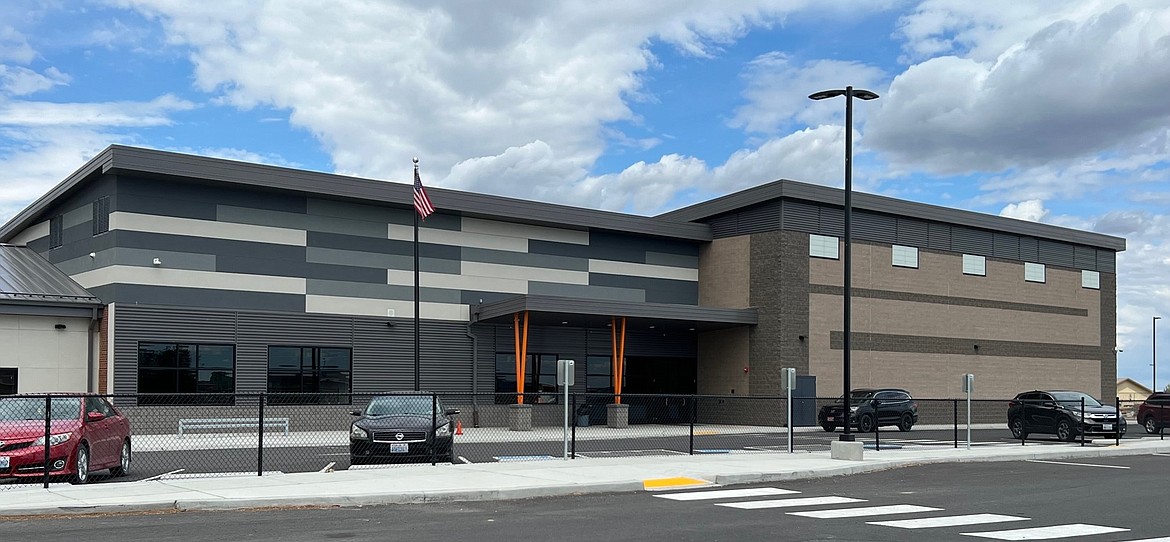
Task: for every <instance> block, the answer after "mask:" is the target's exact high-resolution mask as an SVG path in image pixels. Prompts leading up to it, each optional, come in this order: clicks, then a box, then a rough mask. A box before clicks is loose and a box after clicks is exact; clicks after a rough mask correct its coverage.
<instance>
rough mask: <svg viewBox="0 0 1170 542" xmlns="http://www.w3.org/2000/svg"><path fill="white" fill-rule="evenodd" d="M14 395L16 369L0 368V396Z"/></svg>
mask: <svg viewBox="0 0 1170 542" xmlns="http://www.w3.org/2000/svg"><path fill="white" fill-rule="evenodd" d="M15 394H16V368H15V367H4V368H0V395H15Z"/></svg>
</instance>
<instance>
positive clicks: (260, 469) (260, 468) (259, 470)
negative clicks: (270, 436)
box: [256, 392, 264, 476]
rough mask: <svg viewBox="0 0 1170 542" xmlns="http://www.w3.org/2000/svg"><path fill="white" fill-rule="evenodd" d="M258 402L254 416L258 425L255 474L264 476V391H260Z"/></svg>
mask: <svg viewBox="0 0 1170 542" xmlns="http://www.w3.org/2000/svg"><path fill="white" fill-rule="evenodd" d="M259 399H260V402H259V406H258V407H257V410H258V411H259V416H258V417H257V418H256V419H257V420H258V421H259V422H260V426H259V427H257V428H256V443H257V444H256V476H264V392H260V396H259Z"/></svg>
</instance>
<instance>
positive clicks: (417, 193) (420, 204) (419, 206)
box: [414, 164, 435, 220]
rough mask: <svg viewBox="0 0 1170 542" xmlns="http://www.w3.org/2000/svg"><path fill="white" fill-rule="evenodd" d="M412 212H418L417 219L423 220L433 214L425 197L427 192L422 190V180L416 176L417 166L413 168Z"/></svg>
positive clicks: (429, 202) (433, 210)
mask: <svg viewBox="0 0 1170 542" xmlns="http://www.w3.org/2000/svg"><path fill="white" fill-rule="evenodd" d="M414 210H415V211H418V216H419V218H422V219H423V220H426V219H427V217H428V216H431V213H434V212H435V206H434V205H431V198H428V197H427V191H426V190H425V189H423V185H422V178H421V177H419V176H418V164H415V166H414Z"/></svg>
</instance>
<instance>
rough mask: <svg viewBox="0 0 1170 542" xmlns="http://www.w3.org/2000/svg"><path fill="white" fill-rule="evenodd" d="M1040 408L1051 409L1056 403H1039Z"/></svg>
mask: <svg viewBox="0 0 1170 542" xmlns="http://www.w3.org/2000/svg"><path fill="white" fill-rule="evenodd" d="M1040 406H1042V407H1049V408H1052V407H1054V406H1056V401H1044V402H1042V403H1040Z"/></svg>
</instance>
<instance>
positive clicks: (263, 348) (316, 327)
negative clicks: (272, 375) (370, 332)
mask: <svg viewBox="0 0 1170 542" xmlns="http://www.w3.org/2000/svg"><path fill="white" fill-rule="evenodd" d="M237 322H238V328H237V332H236V334H237V342H236V390H237V391H240V392H258V391H268V347H269V346H329V347H338V348H350V347H351V345H352V342H353V341H352V340H353V319H352V318H351V317H347V316H332V315H319V314H281V315H273V314H257V313H249V312H240V313H238V315H237ZM382 327H383V328H384V329H386V326H385V324H383V326H382ZM387 332H390V329H387Z"/></svg>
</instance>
